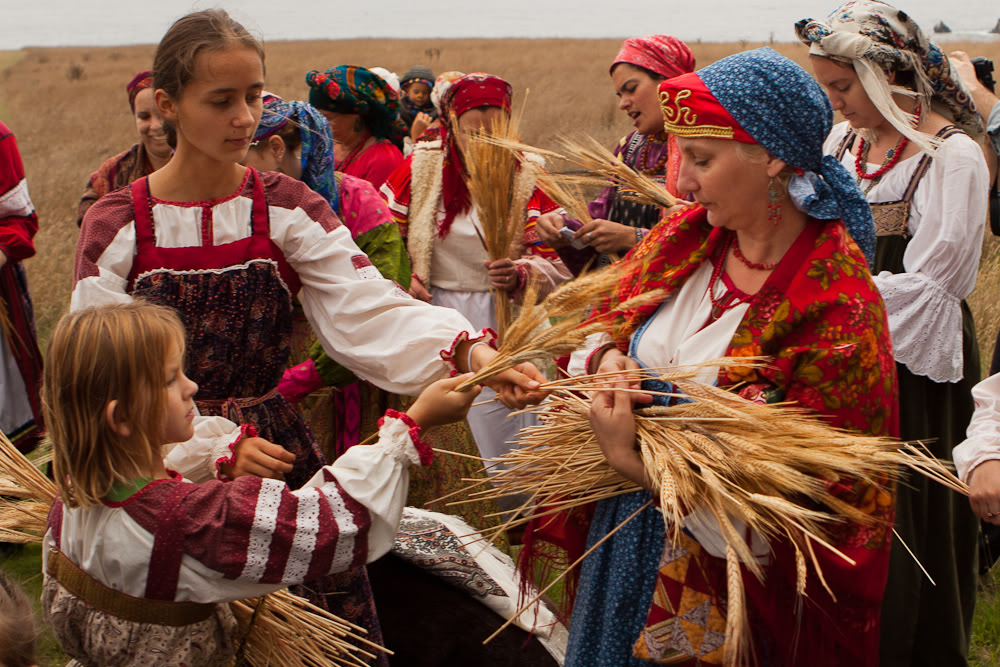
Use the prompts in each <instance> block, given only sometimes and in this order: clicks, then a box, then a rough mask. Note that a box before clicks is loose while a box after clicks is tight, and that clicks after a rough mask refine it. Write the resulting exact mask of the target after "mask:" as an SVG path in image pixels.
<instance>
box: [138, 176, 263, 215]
mask: <svg viewBox="0 0 1000 667" xmlns="http://www.w3.org/2000/svg"><path fill="white" fill-rule="evenodd" d="M249 180H250V167H246V169H245V171H244V172H243V181H242V182H241V183H240V187H238V188H236V191H235V192H233V193H232V194H230V195H226V196H225V197H221V198H219V199H202V200H199V201H171V200H169V199H160V198H158V197H154V196H153V193H152V192H150V193H149V200H150V201H152V202H154V203H156V204H167V205H169V206H181V207H184V208H194V207H196V206H200V207H202V208H204V207H206V206H208V207H209V208H211V207H212V206H215V205H217V204H222V203H224V202H227V201H229V200H230V199H236V198H237V197H239V196H241V195H242V194H243V191H244V190H246V188H247V182H248V181H249Z"/></svg>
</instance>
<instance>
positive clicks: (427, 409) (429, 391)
mask: <svg viewBox="0 0 1000 667" xmlns="http://www.w3.org/2000/svg"><path fill="white" fill-rule="evenodd" d="M470 377H472V373H466V374H465V375H458V376H455V377H452V378H445V379H444V380H438V381H437V382H435V383H433V384H432V385H430V386H429V387H427V388H426V389H424V390H423V391H422V392H420V397H419V398H417V401H416V403H414V404H413V405H411V406H410V409H409V410H407V411H406V414H408V415H410V418H411V419H413V421H415V422H417V424H418V425H419V426H420V428H422V429H427V428H430V427H431V426H439V425H441V424H450V423H452V422H457V421H459V420H462V419H464V418H465V415H467V414H468V413H469V408H470V407H471V406H472V402H473V401H474V400H475V399H476V396H478V395H479V392H480V391H482V387H480V386H478V385H477V386H473V387H472V388H471V389H469V390H468V391H455V387H457V386H458V385H459V384H461V383H462V382H464V381H465V380H467V379H469V378H470Z"/></svg>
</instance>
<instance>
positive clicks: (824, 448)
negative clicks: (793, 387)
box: [455, 359, 968, 664]
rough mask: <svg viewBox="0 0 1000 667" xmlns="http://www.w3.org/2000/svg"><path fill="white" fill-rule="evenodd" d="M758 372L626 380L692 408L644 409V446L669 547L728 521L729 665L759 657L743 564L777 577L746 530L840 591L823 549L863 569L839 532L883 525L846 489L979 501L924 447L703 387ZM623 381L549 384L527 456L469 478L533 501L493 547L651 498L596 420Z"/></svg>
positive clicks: (481, 492) (631, 374) (482, 488)
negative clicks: (917, 489)
mask: <svg viewBox="0 0 1000 667" xmlns="http://www.w3.org/2000/svg"><path fill="white" fill-rule="evenodd" d="M748 363H749V364H755V363H759V360H747V359H717V360H713V361H710V362H706V364H702V365H698V366H693V367H684V368H671V369H637V370H634V371H627V372H625V373H624V379H626V380H628V381H629V382H634V383H638V382H640V381H642V380H644V379H658V380H663V381H667V382H671V383H673V384H674V386H675V387H676V388H677V392H678V394H677V395H678V396H683V397H684V398H685V399H686V401H687V402H683V403H678V404H676V405H673V406H670V407H653V408H644V409H640V410H638V411H637V412H636V443H637V446H638V448H639V451H640V453H641V456H642V459H643V462H644V464H645V468H646V473H647V475H648V478H649V483H650V486H651V488H654V489H656V490H657V492H658V495H659V498H660V507H661V508H662V510H663V515H664V519H665V522H666V526H667V531H668V538H669V539H676V538H677V536H678V535H679V534H680V531H682V530H683V528H684V521H685V515H686V513H687V512H688V511H690V509H692V508H695V507H701V508H703V509H705V510H707V511H708V513H709V514H710V515H711V516H712V517H714V518H715V520H716V521H717V522H718V524H719V527H720V529H721V532H722V536H723V538H724V539H725V541H726V543H727V554H726V560H727V573H728V600H727V605H728V610H727V639H728V644H727V646H729V647H730V649H731V651H732V653H731V654H730V655H729V658H728V659H727V662H728V663H729V664H745V663H746V661H747V660H748V659H749V644H748V639H749V634H748V630H747V618H746V613H745V606H744V599H743V585H742V578H741V574H740V564H741V563H742V564H743V565H744V566H745V567H746V568H747V569H748V570H749V571H750V572H752V573H753V574H754V575H755V576H757V577H758V578H759V579H761V580H763V579H764V577H765V570H764V568H762V566H761V565H760V563H759V562H758V560H757V558H756V557H755V556H754V554H753V553H752V552H751V549H750V547H749V545H748V544H747V540H746V538H745V532H744V531H743V529H742V528H737V527H736V526H739V525H740V522H742V523H743V524H744V525H745V526H746V527H747V528H750V529H751V530H753V531H755V532H756V533H757V534H758V535H759V536H760V537H761V538H763V540H764V541H766V542H768V543H770V542H771V541H773V540H785V541H787V542H788V543H790V544H791V545H792V547H793V548H794V551H795V557H796V567H797V572H798V581H797V585H798V591H799V593H800V594H802V593H804V592H805V589H806V580H807V577H808V576H809V574H808V573H809V571H810V570H811V571H812V572H813V573H814V574H815V576H816V577H817V578H818V581H819V582H820V583H821V584H822V585H823V586H824V587H826V588H827V590H828V591H829V588H828V587H827V584H826V582H825V580H824V579H823V571H822V568H821V567H820V564H819V561H818V560H817V558H816V551H815V549H816V548H821V549H827V550H829V551H830V552H832V553H833V554H835V555H837V556H839V557H840V558H842V559H843V560H845V561H846V562H848V563H850V564H854V563H853V561H852V560H851V559H850V558H849V557H848V556H847V555H845V554H843V553H842V552H840V551H838V549H837V548H836V546H835V545H834V544H832V543H831V541H830V540H829V538H828V534H829V533H828V529H829V528H830V527H831V526H832V525H834V524H838V523H841V522H844V521H854V522H858V523H860V524H863V525H871V524H872V523H873V521H874V519H873V518H872V517H871V515H869V514H867V513H865V512H863V511H861V510H860V509H858V508H857V507H855V506H853V505H851V504H849V503H847V502H845V501H843V500H841V499H839V498H837V497H835V496H834V495H832V494H831V493H830V488H831V487H832V486H833V483H834V482H836V481H838V480H862V481H864V482H866V483H868V484H870V485H871V486H872V488H874V489H875V490H876V491H877V492H878V493H877V495H876V497H877V498H881V499H883V500H884V501H886V502H891V492H890V491H889V489H890V484H891V482H892V480H894V479H895V477H896V476H897V474H898V471H899V470H901V469H903V468H908V469H910V470H912V471H915V472H917V473H919V474H922V475H926V476H927V477H929V478H931V479H933V480H935V481H937V482H940V483H942V484H944V485H946V486H948V487H950V488H952V489H954V490H955V491H958V492H959V493H965V494H967V493H968V488H967V487H966V485H965V484H964V483H962V482H961V481H960V480H959V479H958V478H957V477H955V476H954V474H953V473H952V472H951V471H950V470H949V469H948V468H947V467H946V466H945V465H944V464H943V463H941V462H940V461H938V460H937V459H935V458H933V457H932V456H930V455H929V454H927V453H926V451H925V450H924V449H923V448H922V447H921V446H920V445H919V444H916V445H915V444H910V443H901V442H899V441H897V440H894V439H892V438H882V437H873V436H866V435H862V434H858V433H853V432H847V431H843V430H840V429H837V428H834V427H832V426H829V425H828V424H826V423H825V422H823V421H821V420H819V419H818V418H816V417H815V416H813V415H810V414H808V413H806V412H805V411H803V410H802V409H799V408H796V407H794V406H792V405H788V404H769V405H763V404H759V403H755V402H752V401H748V400H746V399H743V398H741V397H740V396H738V395H737V394H734V393H732V392H729V391H725V390H722V389H719V388H717V387H714V386H712V385H706V384H702V383H699V382H695V381H693V380H692V378H693V377H695V376H696V375H698V374H699V373H702V372H704V369H705V368H706V367H719V366H731V365H735V364H748ZM621 375H622V373H620V372H615V373H610V374H603V375H601V374H599V375H590V376H582V377H575V378H569V379H564V380H558V381H556V382H551V383H549V384H548V385H546V388H548V389H550V390H551V391H553V394H552V395H551V396H550V397H549V399H548V400H546V402H545V403H543V404H542V405H541V406H539V407H538V408H536V409H535V411H536V412H537V414H538V417H539V423H538V425H536V426H534V427H529V428H528V429H525V430H524V431H522V433H521V435H520V439H519V442H518V448H516V449H514V450H512V451H511V452H509V453H508V454H505V455H504V456H501V457H498V458H495V459H489V460H487V461H486V462H485V463H486V465H488V466H493V467H494V474H493V475H492V476H491V477H490V479H489V481H488V482H483V481H482V480H471V479H470V480H468V482H469V483H470V487H469V488H468V489H466V492H467V493H469V500H466V501H460V502H472V501H474V500H481V499H484V498H491V499H499V498H502V497H508V496H521V497H527V498H528V500H527V501H526V502H525V503H524V505H523V506H522V512H520V513H517V515H516V516H515V518H513V519H510V520H508V521H507V522H506V523H505V524H504V525H503V526H501V527H499V528H497V529H496V530H495V532H493V533H491V534H489V535H487V536H486V539H494V538H495V537H496V536H497V535H499V533H500V532H502V531H503V530H506V529H509V528H511V527H514V526H516V525H520V524H523V523H526V522H527V521H528V520H530V519H531V518H532V517H533V518H535V519H539V518H543V517H546V516H552V517H553V520H558V519H556V518H555V515H557V514H559V513H561V512H564V511H567V510H570V509H572V508H574V507H577V506H579V505H583V504H587V503H591V502H595V501H597V500H602V499H605V498H611V497H614V496H618V495H622V494H625V493H631V492H633V491H637V490H639V487H638V486H637V485H636V484H634V483H632V482H630V481H628V480H626V479H625V478H623V477H621V476H620V475H619V474H618V473H617V472H615V470H614V469H612V468H611V466H610V465H609V464H608V462H607V460H606V459H605V457H604V455H603V454H602V453H601V449H600V446H599V445H598V442H597V439H596V437H595V435H594V433H593V431H592V429H591V426H590V422H589V419H588V413H589V410H590V404H591V399H590V398H589V396H588V395H589V394H590V393H591V392H593V391H596V390H601V389H610V388H612V387H613V386H616V385H614V383H617V382H618V381H619V380H621V379H622V378H621ZM653 393H656V392H653ZM477 489H478V490H477ZM455 504H458V503H455ZM533 508H534V513H533V512H532V510H533ZM619 527H620V526H619ZM609 536H610V535H609ZM602 541H603V540H602ZM596 546H598V545H595V548H596ZM588 553H589V552H588ZM575 565H576V564H574V566H575ZM571 567H573V566H571ZM544 592H545V591H542V593H544ZM830 594H831V596H832V595H834V594H833V592H832V591H830Z"/></svg>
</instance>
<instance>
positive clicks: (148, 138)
mask: <svg viewBox="0 0 1000 667" xmlns="http://www.w3.org/2000/svg"><path fill="white" fill-rule="evenodd" d="M133 116H134V117H135V129H136V131H137V132H138V133H139V141H141V142H142V145H143V146H144V147H145V148H146V152H147V153H149V154H150V155H153V156H155V157H157V158H160V159H169V158H170V154H171V153H172V152H173V151H172V149H171V148H170V145H169V144H168V143H167V134H166V132H164V131H163V119H162V118H161V117H160V112H159V111H157V110H156V100H155V99H154V96H153V89H152V88H145V89H143V90H140V91H139V93H138V94H137V95H136V96H135V112H134V113H133Z"/></svg>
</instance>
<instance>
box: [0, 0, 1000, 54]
mask: <svg viewBox="0 0 1000 667" xmlns="http://www.w3.org/2000/svg"><path fill="white" fill-rule="evenodd" d="M215 6H222V7H224V8H225V9H227V10H228V11H229V12H230V13H231V14H232V15H233V16H234V17H235V18H236V19H237V20H239V21H240V22H241V23H243V24H244V25H246V26H247V27H248V28H251V29H253V30H255V31H256V33H257V34H259V35H261V36H263V38H264V39H265V40H296V39H349V38H358V37H386V38H401V37H402V38H407V37H409V38H460V37H487V38H503V37H530V38H550V37H565V38H601V37H607V38H622V37H629V36H635V35H647V34H651V33H666V34H672V35H676V36H677V37H680V38H681V39H684V40H687V41H692V42H693V41H697V40H701V41H706V42H720V41H722V42H732V41H737V42H738V41H747V42H767V41H779V42H791V41H795V34H794V32H793V28H792V26H793V25H794V24H795V22H796V21H798V20H799V19H802V18H806V17H824V16H826V15H827V14H829V13H830V12H831V11H832V10H833V9H835V8H836V6H837V3H836V2H830V1H828V0H819V1H817V0H779V1H777V2H776V1H774V0H693V1H692V0H687V1H684V2H679V1H677V0H669V1H668V0H659V1H654V0H625V1H624V2H620V1H615V0H570V1H565V0H564V1H559V2H557V1H555V0H491V1H489V2H483V1H482V0H465V1H460V0H361V1H360V2H357V1H355V2H346V1H345V0H334V1H332V2H331V1H330V0H285V1H283V2H274V1H273V0H239V2H226V0H214V1H213V0H193V1H192V0H152V1H145V2H136V1H135V0H92V1H91V2H81V1H80V0H41V1H40V2H29V1H26V0H0V50H12V49H20V48H23V47H25V46H76V45H78V46H112V45H125V44H155V43H156V42H158V41H159V39H160V37H161V36H162V35H163V33H164V32H165V31H166V29H167V28H168V27H169V26H170V24H171V23H172V22H173V21H174V20H175V19H176V18H178V17H179V16H182V15H183V14H185V13H187V12H189V11H192V10H194V9H203V8H206V7H215ZM900 6H901V7H902V8H903V9H905V10H906V11H908V12H909V13H910V15H911V16H912V17H913V18H914V19H915V20H916V21H917V23H918V24H919V25H920V26H921V27H922V28H924V29H925V30H927V31H928V32H930V31H931V29H932V28H933V26H934V25H936V24H937V23H938V22H939V21H943V22H944V23H945V24H946V25H948V26H949V27H950V28H951V29H952V30H953V31H954V32H953V34H952V35H951V36H949V37H946V38H944V39H996V38H998V37H997V36H993V35H990V34H989V31H990V30H992V29H993V27H994V26H995V25H996V24H997V21H998V19H1000V5H997V4H996V3H995V2H990V1H988V0H963V1H962V2H955V3H942V2H940V0H907V1H906V2H905V3H900ZM938 37H939V38H940V36H938Z"/></svg>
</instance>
